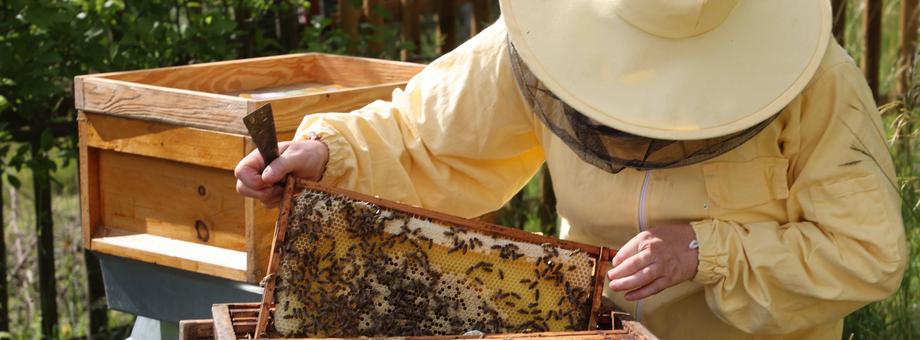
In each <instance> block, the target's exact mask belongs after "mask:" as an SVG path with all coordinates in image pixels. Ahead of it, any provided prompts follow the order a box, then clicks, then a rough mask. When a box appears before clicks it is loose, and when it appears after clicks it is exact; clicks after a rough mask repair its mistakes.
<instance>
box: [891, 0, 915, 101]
mask: <svg viewBox="0 0 920 340" xmlns="http://www.w3.org/2000/svg"><path fill="white" fill-rule="evenodd" d="M916 13H917V0H901V18H900V23H899V25H898V39H899V40H900V46H901V50H900V57H898V68H897V77H898V84H897V89H896V91H897V92H896V93H897V95H899V96H900V95H902V94H904V93H906V92H907V88H908V86H909V85H908V81H909V79H908V77H909V76H910V75H909V72H908V70H909V69H910V68H911V67H913V65H914V53H916V52H917V16H916Z"/></svg>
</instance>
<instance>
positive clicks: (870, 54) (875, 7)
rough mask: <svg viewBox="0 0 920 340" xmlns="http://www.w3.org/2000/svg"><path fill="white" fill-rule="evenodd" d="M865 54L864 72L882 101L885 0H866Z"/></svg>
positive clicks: (874, 92) (874, 95)
mask: <svg viewBox="0 0 920 340" xmlns="http://www.w3.org/2000/svg"><path fill="white" fill-rule="evenodd" d="M865 1H866V13H865V17H864V23H865V30H866V31H865V32H866V34H865V52H864V53H865V54H864V55H863V60H862V66H863V72H865V73H866V81H867V82H868V83H869V88H870V89H872V96H873V97H874V98H875V100H876V102H879V103H881V102H882V99H881V98H880V94H879V92H878V91H879V59H880V56H881V52H882V4H883V0H865Z"/></svg>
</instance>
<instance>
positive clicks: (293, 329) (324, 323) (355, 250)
mask: <svg viewBox="0 0 920 340" xmlns="http://www.w3.org/2000/svg"><path fill="white" fill-rule="evenodd" d="M287 223H288V226H287V231H286V234H285V239H284V243H283V245H282V256H281V261H280V264H279V266H278V269H277V281H276V286H275V292H274V305H275V311H274V316H273V317H272V320H273V327H274V332H276V333H277V334H280V335H282V336H286V337H358V336H430V335H460V334H464V333H466V332H469V331H474V330H476V331H481V332H484V333H520V332H525V333H526V332H545V331H564V330H586V329H588V319H589V313H590V311H591V296H592V295H593V293H594V268H595V265H596V258H595V257H594V256H592V255H590V254H588V253H586V252H584V251H582V250H579V249H564V248H562V247H559V246H557V245H553V244H549V243H544V244H534V243H528V242H522V241H517V240H513V239H511V238H503V237H502V236H496V235H495V234H487V233H485V232H483V231H480V230H476V229H470V228H464V227H461V226H459V225H452V224H450V223H446V222H443V221H439V220H433V219H429V218H424V217H419V216H415V215H411V214H408V213H405V212H402V211H397V210H393V209H388V208H384V207H381V206H378V205H375V204H371V203H368V202H364V201H360V200H355V199H352V198H349V197H346V196H343V195H338V194H330V193H326V192H321V191H314V190H309V189H307V190H303V191H302V192H300V193H298V194H295V195H294V196H293V198H292V206H291V211H290V215H289V218H288V221H287Z"/></svg>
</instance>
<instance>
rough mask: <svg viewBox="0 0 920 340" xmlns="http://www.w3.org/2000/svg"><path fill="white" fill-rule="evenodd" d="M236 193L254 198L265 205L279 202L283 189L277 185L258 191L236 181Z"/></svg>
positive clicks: (240, 181)
mask: <svg viewBox="0 0 920 340" xmlns="http://www.w3.org/2000/svg"><path fill="white" fill-rule="evenodd" d="M236 191H237V192H239V193H240V194H241V195H243V196H246V197H252V198H255V199H257V200H259V201H262V203H263V204H266V203H270V202H272V201H275V200H280V199H281V195H282V194H283V193H284V188H283V187H281V186H278V185H274V186H270V187H267V188H261V189H258V188H253V187H249V186H247V185H246V184H245V183H243V181H242V180H237V181H236Z"/></svg>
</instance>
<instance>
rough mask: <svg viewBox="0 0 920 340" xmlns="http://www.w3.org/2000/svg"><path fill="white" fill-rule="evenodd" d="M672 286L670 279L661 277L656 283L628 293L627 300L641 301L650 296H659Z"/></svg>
mask: <svg viewBox="0 0 920 340" xmlns="http://www.w3.org/2000/svg"><path fill="white" fill-rule="evenodd" d="M670 286H671V283H670V282H669V280H668V278H667V277H664V276H661V277H659V278H657V279H655V281H652V283H649V284H647V285H645V286H644V287H642V288H639V289H636V290H634V291H631V292H629V293H626V296H625V298H626V300H629V301H635V300H641V299H644V298H647V297H649V296H652V295H655V294H658V293H659V292H661V291H662V290H664V289H665V288H668V287H670Z"/></svg>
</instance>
